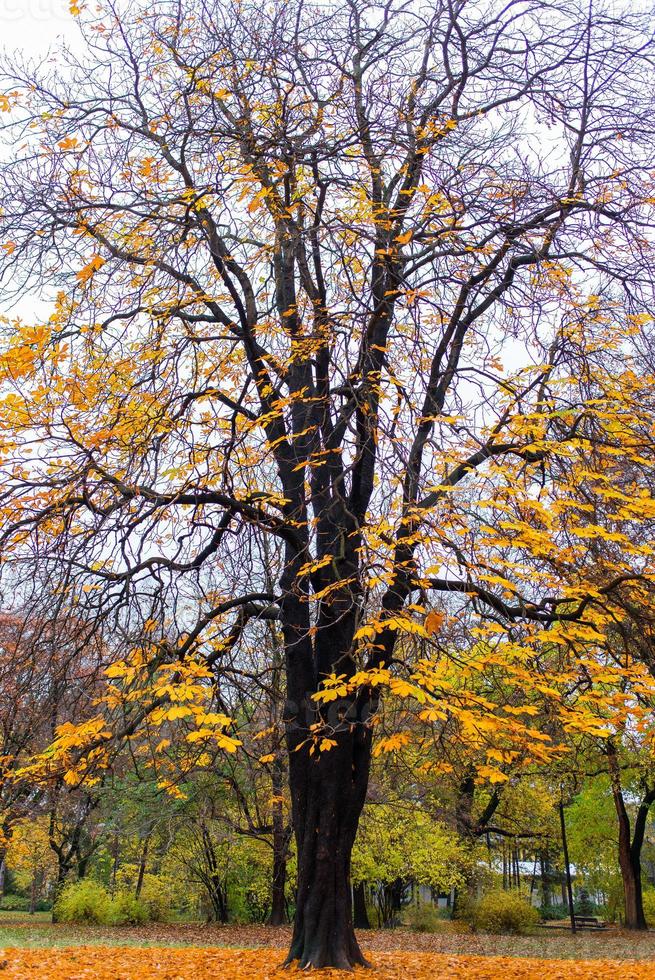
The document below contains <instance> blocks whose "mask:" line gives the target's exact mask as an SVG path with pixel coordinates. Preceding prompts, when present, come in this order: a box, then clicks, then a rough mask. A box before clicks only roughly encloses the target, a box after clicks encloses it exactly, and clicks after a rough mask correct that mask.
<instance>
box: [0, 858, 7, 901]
mask: <svg viewBox="0 0 655 980" xmlns="http://www.w3.org/2000/svg"><path fill="white" fill-rule="evenodd" d="M6 876H7V860H6V851H5V850H4V848H3V849H2V850H0V898H2V896H3V895H4V893H5V878H6Z"/></svg>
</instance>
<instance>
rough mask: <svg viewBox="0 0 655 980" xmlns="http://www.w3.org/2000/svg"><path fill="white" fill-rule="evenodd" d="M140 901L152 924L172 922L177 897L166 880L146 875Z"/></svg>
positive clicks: (157, 876)
mask: <svg viewBox="0 0 655 980" xmlns="http://www.w3.org/2000/svg"><path fill="white" fill-rule="evenodd" d="M139 901H140V902H141V904H142V905H144V906H145V909H146V912H147V914H148V919H149V920H150V921H151V922H170V921H171V919H172V918H173V909H174V907H175V895H174V893H173V889H172V887H171V885H170V883H169V882H168V881H167V880H166V879H165V878H162V877H160V876H159V875H151V874H146V875H144V876H143V884H142V886H141V894H140V895H139Z"/></svg>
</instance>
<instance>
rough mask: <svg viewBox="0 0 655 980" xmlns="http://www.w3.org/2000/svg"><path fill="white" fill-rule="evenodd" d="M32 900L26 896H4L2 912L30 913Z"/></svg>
mask: <svg viewBox="0 0 655 980" xmlns="http://www.w3.org/2000/svg"><path fill="white" fill-rule="evenodd" d="M29 908H30V900H29V898H27V896H26V895H3V896H2V898H1V899H0V911H2V912H28V911H29Z"/></svg>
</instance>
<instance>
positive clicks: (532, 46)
mask: <svg viewBox="0 0 655 980" xmlns="http://www.w3.org/2000/svg"><path fill="white" fill-rule="evenodd" d="M102 7H103V10H102V12H101V13H100V14H99V15H98V16H97V18H96V19H95V20H94V19H93V17H94V15H92V14H89V15H88V18H89V19H87V20H84V24H83V27H82V30H83V34H84V38H85V53H84V54H83V55H81V56H80V57H79V58H78V56H77V55H74V54H73V53H70V52H68V53H67V52H62V53H61V54H60V55H58V57H57V58H56V59H55V60H49V61H46V62H45V63H44V64H43V65H41V66H37V67H29V66H28V67H23V66H21V65H14V66H12V67H9V68H7V69H6V71H5V73H6V76H7V77H6V85H5V91H6V94H5V96H4V97H3V100H2V105H1V108H3V109H5V110H7V112H8V113H9V115H8V116H7V117H6V118H7V120H8V122H7V123H6V124H5V126H6V130H7V134H8V138H9V140H10V141H11V145H12V147H13V149H12V153H11V154H5V157H4V159H5V162H4V163H3V166H2V172H1V174H0V182H1V191H2V200H3V206H2V216H1V218H0V229H1V232H0V237H1V239H2V245H3V251H4V260H3V262H2V282H3V284H4V286H5V288H6V290H7V291H8V292H9V293H12V292H13V293H14V294H17V295H22V294H23V293H24V291H25V289H26V288H33V287H34V286H35V285H38V286H39V287H40V288H43V289H46V288H47V289H48V290H50V289H52V290H53V291H56V290H58V294H57V299H56V305H55V310H54V312H53V314H52V317H51V318H50V320H49V321H48V322H47V323H45V324H37V325H30V326H29V327H26V326H25V325H23V324H21V323H20V322H19V323H13V324H10V325H9V344H8V348H7V352H6V356H5V359H4V361H3V379H4V383H5V386H6V387H8V386H10V385H12V384H14V385H15V386H16V389H15V390H14V391H9V392H8V393H7V397H6V398H5V400H4V402H3V406H2V409H3V423H4V426H5V431H6V433H7V435H6V437H5V441H4V443H3V476H2V497H1V506H2V525H3V532H2V542H3V546H4V549H5V553H6V554H7V556H8V557H10V558H14V559H16V560H17V561H18V560H19V559H20V558H21V557H22V556H24V555H26V554H29V553H31V552H30V549H32V550H33V549H34V548H36V549H38V555H39V559H40V560H41V561H51V562H52V563H53V565H54V564H55V563H56V567H57V569H58V572H59V573H61V574H63V576H64V578H65V579H66V582H67V583H68V587H69V589H70V590H73V588H74V589H75V590H76V591H75V595H76V598H77V605H78V609H79V610H80V615H83V614H84V610H85V608H86V609H89V610H93V614H94V615H95V616H99V617H100V618H102V617H109V616H115V617H116V620H117V621H118V620H121V617H123V618H122V620H121V621H122V622H123V624H125V623H126V622H128V623H129V624H131V625H130V628H133V627H134V623H135V617H138V616H140V617H141V618H142V620H143V627H144V628H145V630H146V633H148V631H149V635H150V636H151V637H152V642H151V643H150V644H146V645H143V644H142V645H141V648H140V651H139V658H140V659H139V661H138V665H137V666H138V667H139V668H140V667H142V666H143V664H144V662H145V663H147V664H148V665H149V670H150V674H149V676H152V675H153V673H154V672H155V671H156V670H158V669H160V668H162V669H163V668H165V667H168V668H171V666H172V665H173V666H174V670H175V671H176V673H174V677H176V678H180V677H182V675H183V674H184V670H185V666H184V665H185V664H186V663H189V662H192V663H193V664H195V665H196V667H197V664H198V663H199V662H201V663H202V664H203V665H204V669H206V671H207V672H208V673H207V674H206V675H204V679H205V681H209V679H210V677H209V675H210V674H213V676H214V678H215V683H216V684H217V685H218V686H219V687H220V684H221V683H222V681H221V679H220V678H221V677H222V676H225V673H226V672H227V670H228V668H229V667H230V666H231V665H232V666H233V665H234V662H235V661H234V659H233V658H234V657H235V656H237V655H238V648H239V643H240V640H241V638H242V637H243V636H244V631H246V630H248V629H249V628H250V625H251V621H252V619H253V618H257V617H259V618H261V617H262V616H264V617H268V618H272V617H275V618H279V621H280V626H281V630H282V633H283V637H284V645H285V664H286V666H285V673H286V697H287V703H286V708H285V722H286V730H287V744H288V750H289V753H290V756H289V757H290V787H291V798H292V808H293V821H294V831H295V836H296V842H297V849H298V901H297V912H296V920H295V927H294V934H293V940H292V945H291V950H290V952H289V959H290V960H295V959H297V960H299V961H300V963H301V964H302V965H303V966H304V965H315V966H324V965H333V966H339V967H343V966H352V965H353V964H357V963H362V962H363V957H362V954H361V952H360V950H359V948H358V945H357V941H356V938H355V935H354V931H353V928H352V922H351V890H350V880H349V868H350V855H351V849H352V846H353V841H354V838H355V833H356V830H357V824H358V819H359V815H360V812H361V809H362V806H363V803H364V799H365V796H366V791H367V782H368V774H369V766H370V758H371V747H372V729H373V726H372V723H371V720H372V717H373V715H374V712H375V708H376V705H377V699H378V696H379V691H380V688H381V687H382V686H385V684H386V683H387V681H388V680H389V678H390V677H391V675H390V674H389V673H388V668H389V667H390V665H392V664H393V662H394V656H395V648H396V646H397V639H398V636H399V634H400V635H402V633H403V631H408V630H409V631H413V632H416V631H421V630H423V634H424V636H428V635H434V634H435V633H436V631H437V628H438V626H439V624H440V622H441V618H440V616H439V615H437V614H434V615H433V618H432V620H429V619H428V621H427V622H426V625H425V626H423V625H422V622H421V620H422V617H423V615H424V614H425V612H426V610H427V609H429V604H430V601H432V600H429V598H428V597H429V596H430V595H436V594H437V593H455V594H456V595H459V596H461V597H462V602H464V603H466V602H468V601H469V600H471V601H472V602H473V604H474V607H475V609H479V610H485V609H486V610H487V611H488V613H489V615H490V616H491V617H492V618H495V619H499V620H501V621H503V622H506V623H510V624H512V627H513V628H514V627H517V624H520V623H521V622H523V621H525V622H526V623H527V624H528V626H529V624H530V623H532V624H533V625H534V626H535V629H536V630H537V631H538V630H539V629H546V628H547V627H548V625H549V624H551V623H552V622H553V620H554V619H555V618H557V616H558V615H559V617H560V622H562V621H565V620H567V619H570V620H571V621H574V620H575V619H576V617H577V618H579V616H580V615H581V614H582V612H583V610H584V611H589V610H590V609H592V608H593V607H594V603H595V601H596V600H597V599H598V597H599V596H600V595H602V596H603V597H605V598H607V596H609V595H611V592H612V587H613V584H614V580H615V578H616V577H619V576H620V575H621V574H624V573H625V574H627V573H628V572H629V571H630V569H628V570H627V571H626V570H625V569H623V568H619V569H618V570H616V569H613V571H612V575H608V576H607V577H606V578H604V579H603V580H602V581H598V580H597V579H592V585H589V580H588V578H586V577H585V574H586V573H585V571H584V570H583V572H581V573H580V574H579V575H578V574H577V572H576V563H575V561H574V560H573V558H572V559H571V561H570V562H568V564H565V568H566V569H567V571H568V573H569V574H570V577H571V581H569V582H568V583H565V584H566V586H567V587H566V588H562V590H561V591H558V590H557V588H555V591H553V589H554V584H555V586H557V584H558V582H560V580H559V579H554V578H553V576H552V574H551V573H550V565H549V564H548V560H549V554H550V551H549V549H553V548H555V547H556V544H555V543H553V542H552V541H550V539H549V534H548V529H547V528H546V530H544V529H543V527H541V525H538V526H536V527H535V530H534V534H533V535H532V537H530V536H529V534H528V532H529V530H530V526H531V523H532V522H533V521H535V522H537V518H539V519H541V518H542V517H543V505H540V504H539V503H538V500H537V497H538V488H539V487H540V486H541V487H543V486H544V485H545V484H547V483H548V479H549V477H548V474H549V472H550V470H549V466H550V463H551V461H552V460H553V459H557V455H558V452H563V453H565V454H566V453H571V454H573V455H574V456H575V454H576V453H577V454H578V456H579V461H578V462H579V465H580V466H581V465H582V464H583V462H584V455H585V452H586V449H587V448H588V445H589V444H590V442H591V441H593V444H594V445H598V444H601V443H603V441H606V442H608V444H612V440H614V442H616V439H617V436H616V431H615V428H616V425H617V424H619V426H620V423H621V420H622V419H625V418H629V412H628V409H627V408H626V401H625V398H626V397H627V393H631V392H636V389H637V385H636V384H635V383H634V379H632V381H629V383H628V384H627V387H626V388H625V391H624V395H623V396H622V397H623V399H624V400H623V401H621V400H620V399H618V395H617V387H618V386H617V385H616V384H614V385H612V384H611V383H610V380H611V378H612V372H611V371H609V372H608V371H607V366H606V364H605V362H604V361H603V351H604V350H605V349H606V348H607V346H608V343H609V341H608V337H610V336H612V330H618V331H620V330H621V329H623V328H624V327H628V326H630V325H633V326H634V324H635V323H636V324H637V326H638V325H639V322H640V321H639V319H638V318H639V317H640V316H641V315H642V313H643V309H644V304H647V303H648V297H649V295H650V286H651V282H652V278H653V276H652V272H653V270H652V259H651V256H650V251H649V248H650V245H649V235H650V233H651V231H652V205H651V200H652V188H651V186H650V170H651V169H652V158H653V154H652V149H653V147H652V139H651V131H652V124H651V121H652V108H653V107H652V96H651V91H650V88H651V87H650V85H649V81H648V79H649V74H650V72H651V70H652V57H653V48H652V44H651V38H650V28H649V25H648V22H647V20H644V19H642V18H641V16H640V14H639V12H638V11H635V10H634V9H631V8H630V6H629V5H627V6H626V9H625V10H624V11H622V12H620V13H615V14H613V15H611V14H610V13H609V11H608V9H606V8H605V7H604V6H602V5H601V4H596V3H594V2H592V3H588V2H587V0H585V2H584V3H578V2H577V0H563V2H558V3H549V2H546V0H507V2H495V0H488V2H483V3H472V2H467V0H437V2H436V3H429V4H421V3H403V2H401V0H388V2H385V3H369V2H365V0H343V2H340V3H336V4H333V5H323V4H315V3H309V2H307V3H306V2H302V0H287V2H273V3H271V4H267V5H261V4H255V3H252V2H250V0H247V2H240V3H231V2H227V3H223V2H220V3H219V2H217V0H156V2H154V3H150V4H144V5H143V6H137V5H135V4H132V3H130V4H127V3H125V4H122V3H120V2H113V0H106V2H105V3H104V4H103V5H102ZM84 16H86V15H83V17H84ZM607 310H611V317H612V322H611V323H608V320H607V316H606V312H607ZM630 317H632V318H633V319H632V320H630ZM635 317H636V318H637V319H636V320H635V319H634V318H635ZM501 355H502V358H503V360H504V361H505V362H507V364H508V365H509V368H508V367H504V366H503V363H502V362H501ZM603 372H605V374H604V379H605V384H602V385H600V387H599V385H598V384H595V385H594V383H592V382H593V378H594V377H595V376H596V374H597V373H600V374H603ZM581 376H584V378H585V380H586V381H589V379H590V377H591V378H592V381H589V388H588V392H587V394H586V395H585V394H584V393H583V394H581V392H580V390H579V386H578V380H579V378H580V377H581ZM608 399H609V400H610V401H612V400H613V401H612V404H613V406H614V408H613V409H612V411H610V410H609V409H608V408H607V406H606V402H607V400H608ZM617 399H618V400H619V406H618V408H617V407H616V402H617ZM599 405H602V406H603V410H602V411H601V410H599V409H598V406H599ZM621 412H623V414H621ZM617 419H618V422H617ZM613 425H614V427H615V428H614V429H613V428H612V426H613ZM35 439H38V448H37V449H36V451H34V452H32V449H33V446H34V440H35ZM562 447H565V448H563V449H562ZM614 450H616V446H615V445H614V447H613V451H614ZM625 451H626V452H633V453H636V452H637V450H636V449H635V448H634V447H633V446H628V447H627V449H625ZM28 453H32V455H31V456H28V455H27V454H28ZM576 480H577V476H576V474H575V472H574V475H573V477H571V478H570V480H569V481H568V483H567V484H566V485H565V486H564V488H563V491H564V496H566V498H567V500H569V501H571V500H573V501H575V500H576V499H577V498H576V485H577V484H576ZM499 487H502V490H503V494H504V497H503V498H502V499H503V500H505V502H506V503H505V506H506V507H509V506H510V505H509V504H508V503H507V500H508V499H509V497H510V495H511V494H514V495H515V498H514V503H516V499H517V498H518V497H520V498H521V501H522V504H521V506H522V507H523V511H522V513H521V515H520V516H521V520H520V521H519V522H518V523H517V519H516V518H514V520H513V521H512V520H511V519H507V518H506V520H507V523H508V525H509V527H504V525H503V512H502V508H500V513H498V512H495V513H494V518H493V519H494V522H495V523H494V532H495V536H493V535H492V536H491V537H490V532H489V526H488V525H489V521H487V522H486V523H485V520H484V519H483V518H484V516H485V515H484V508H485V506H488V505H489V498H490V497H493V496H494V494H496V493H497V492H499ZM460 501H461V503H460ZM516 506H517V507H518V506H519V504H518V503H516ZM539 507H541V510H539ZM530 508H532V510H531V509H530ZM491 519H492V518H491V516H490V517H489V520H491ZM588 533H593V532H588ZM267 536H268V537H270V538H274V539H275V540H276V542H278V543H279V546H280V547H281V552H282V554H281V558H280V559H279V561H278V560H277V559H276V561H274V562H272V563H271V562H270V555H271V554H273V553H274V552H275V549H271V548H269V549H268V550H266V549H265V548H263V546H262V545H261V542H262V539H263V538H265V537H267ZM562 547H564V545H562ZM520 548H528V549H530V550H531V559H534V558H535V557H537V558H539V560H542V561H543V569H542V570H541V572H540V573H539V574H537V575H532V574H531V576H530V577H529V578H528V577H527V576H526V577H525V578H524V579H523V580H520V575H518V573H517V575H518V577H519V582H518V584H517V583H516V581H514V582H512V581H510V580H511V579H512V578H513V576H514V571H513V569H514V565H513V564H512V561H513V560H514V559H515V557H516V552H517V549H520ZM485 549H486V550H485ZM275 553H276V552H275ZM567 554H569V552H567ZM483 555H484V556H486V557H484V558H483V557H482V556H483ZM530 567H533V565H531V566H530ZM271 568H272V575H273V584H272V587H271V584H270V580H271ZM639 573H640V574H644V567H643V565H642V567H640V569H639ZM449 601H450V600H449ZM448 608H449V609H450V608H451V607H450V606H448ZM198 610H200V611H199V612H198ZM126 617H127V619H126ZM134 628H135V627H134ZM517 628H518V627H517ZM572 629H573V627H572V626H571V627H570V630H572ZM589 629H590V627H589V626H588V625H587V630H589ZM128 632H129V631H128ZM588 635H589V634H588V633H587V637H588ZM512 636H514V640H515V639H516V637H515V635H514V634H512ZM568 637H569V639H570V637H571V633H570V632H569V634H568ZM583 638H584V637H583ZM137 666H135V665H134V663H132V664H131V665H129V664H128V665H127V666H125V668H124V670H123V673H122V674H121V671H120V669H117V670H114V671H113V674H112V677H113V678H116V680H117V683H116V684H115V685H114V692H113V694H112V698H113V699H114V701H113V703H114V704H116V703H117V698H118V695H117V693H116V689H117V688H118V687H120V683H123V684H127V682H128V680H130V679H131V680H132V681H133V680H134V678H135V677H136V676H137V673H138V671H137ZM194 669H196V668H194ZM385 670H387V674H385V673H384V671H385ZM196 673H197V671H196ZM527 673H528V675H529V671H528V672H527ZM121 678H122V680H121ZM353 678H354V680H353ZM187 679H188V678H187ZM326 680H327V681H328V689H327V695H321V686H322V685H324V684H325V681H326ZM330 685H331V686H330ZM390 685H391V686H392V687H393V681H390ZM387 686H389V684H387ZM424 686H425V688H426V689H428V690H430V689H431V693H432V695H434V692H435V689H436V688H437V687H438V686H439V685H438V683H437V682H435V683H433V684H432V686H431V688H430V683H429V682H427V681H426V684H425V685H424ZM178 693H179V692H178ZM317 694H318V698H317V697H316V695H317ZM171 699H174V688H173V686H172V684H168V686H167V685H166V684H162V685H160V687H159V688H158V689H157V691H156V697H155V700H154V701H153V702H151V703H149V704H144V700H143V698H141V699H139V698H136V697H130V698H127V699H126V700H125V701H124V703H123V705H122V709H121V710H122V715H121V718H120V723H117V724H116V727H115V729H114V731H115V732H116V734H119V735H120V734H123V735H129V734H131V733H132V732H134V731H135V730H136V729H137V728H138V727H139V725H141V724H143V723H144V722H145V721H146V720H147V718H148V716H149V715H150V716H152V714H153V711H154V712H155V717H156V718H160V719H161V718H162V717H166V705H167V704H168V703H169V702H170V700H171ZM174 710H175V712H176V713H177V715H180V714H181V715H183V714H184V711H185V710H186V709H184V708H183V707H180V706H179V705H177V706H175V708H174ZM513 710H514V712H516V710H517V709H516V706H514V708H513ZM162 713H163V714H162ZM167 717H168V718H169V720H171V719H172V717H174V716H172V715H170V714H169V715H168V716H167ZM207 717H208V716H207V715H205V716H204V721H205V727H204V728H202V729H201V734H197V733H192V734H194V735H196V736H197V738H198V739H199V740H202V738H203V737H204V736H203V735H202V732H207V731H209V728H208V727H207V726H208V724H209V723H208V722H207ZM215 721H216V719H215ZM219 721H220V719H218V721H216V723H217V724H218V722H219ZM89 733H90V734H91V735H92V736H97V738H96V741H95V742H92V743H90V745H92V746H93V747H90V748H89V751H91V752H94V753H95V754H96V758H97V757H98V753H99V751H100V750H99V747H98V746H99V744H100V743H99V741H98V740H102V739H104V737H105V734H106V733H105V732H103V731H101V730H100V728H99V727H98V726H97V725H96V726H95V727H94V726H91V728H90V729H89V730H88V732H87V734H89ZM78 744H79V743H78ZM226 745H228V747H233V745H231V744H230V743H226Z"/></svg>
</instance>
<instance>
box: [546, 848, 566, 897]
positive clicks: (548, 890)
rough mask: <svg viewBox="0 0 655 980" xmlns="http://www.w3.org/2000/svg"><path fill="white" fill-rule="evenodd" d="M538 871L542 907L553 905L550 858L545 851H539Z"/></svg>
mask: <svg viewBox="0 0 655 980" xmlns="http://www.w3.org/2000/svg"><path fill="white" fill-rule="evenodd" d="M539 870H540V872H541V903H542V905H545V906H550V905H552V904H553V892H552V888H551V875H550V856H549V854H548V852H547V851H539ZM562 895H564V892H562ZM564 904H566V903H564Z"/></svg>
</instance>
